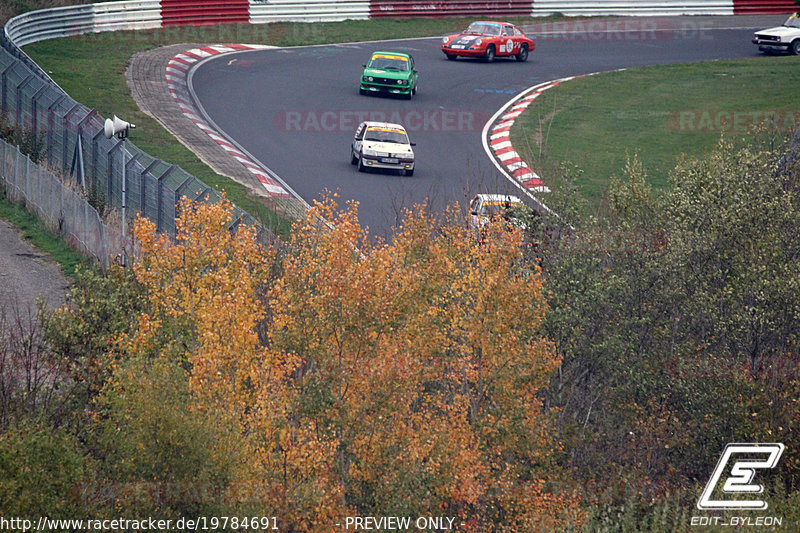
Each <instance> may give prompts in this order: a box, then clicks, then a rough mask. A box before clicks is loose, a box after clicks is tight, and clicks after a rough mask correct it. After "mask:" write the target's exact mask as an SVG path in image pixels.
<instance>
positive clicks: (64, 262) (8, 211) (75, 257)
mask: <svg viewBox="0 0 800 533" xmlns="http://www.w3.org/2000/svg"><path fill="white" fill-rule="evenodd" d="M0 218H2V219H3V220H6V221H7V222H8V223H9V224H12V225H14V226H15V227H16V228H17V229H19V230H20V231H21V232H22V236H23V238H24V239H25V240H26V241H28V242H29V243H30V244H31V245H32V246H34V247H35V248H36V249H37V250H39V251H41V252H45V253H47V254H48V255H49V256H50V258H51V259H52V260H53V261H55V262H56V263H58V264H59V266H60V267H61V272H63V273H64V274H65V275H66V276H70V277H71V278H74V277H75V269H76V268H77V267H78V265H81V264H85V263H86V259H85V258H84V256H83V255H81V254H80V253H78V252H76V251H75V250H73V249H71V248H70V247H68V246H67V242H66V241H65V240H64V239H63V238H62V237H61V236H60V235H57V234H55V233H53V232H52V231H50V230H49V229H47V227H45V225H44V223H43V222H42V221H41V220H39V219H38V218H36V216H35V215H34V214H33V213H31V212H30V211H28V210H27V209H25V207H24V206H22V205H20V204H15V203H13V202H12V201H11V200H9V199H8V196H6V193H5V191H2V190H0Z"/></svg>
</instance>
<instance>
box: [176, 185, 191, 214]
mask: <svg viewBox="0 0 800 533" xmlns="http://www.w3.org/2000/svg"><path fill="white" fill-rule="evenodd" d="M192 180H194V176H189V177H188V178H186V179H185V180H183V183H181V184H180V185H178V188H177V189H175V200H174V202H175V218H178V206H179V205H180V201H181V196H183V193H182V192H181V191H182V190H183V188H184V187H186V186H187V185H189V184H190V183H191V182H192Z"/></svg>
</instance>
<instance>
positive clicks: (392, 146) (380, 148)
mask: <svg viewBox="0 0 800 533" xmlns="http://www.w3.org/2000/svg"><path fill="white" fill-rule="evenodd" d="M363 146H364V148H365V149H366V150H375V151H376V152H380V153H382V154H392V155H394V156H397V157H414V151H413V150H412V149H411V147H410V146H409V145H407V144H397V143H382V142H375V141H364V145H363Z"/></svg>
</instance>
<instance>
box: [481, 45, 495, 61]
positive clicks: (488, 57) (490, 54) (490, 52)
mask: <svg viewBox="0 0 800 533" xmlns="http://www.w3.org/2000/svg"><path fill="white" fill-rule="evenodd" d="M494 54H495V52H494V45H493V44H490V45H489V46H487V47H486V54H485V55H484V56H483V60H484V61H486V62H487V63H491V62H492V61H494Z"/></svg>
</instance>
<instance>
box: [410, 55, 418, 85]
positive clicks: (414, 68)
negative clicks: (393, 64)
mask: <svg viewBox="0 0 800 533" xmlns="http://www.w3.org/2000/svg"><path fill="white" fill-rule="evenodd" d="M408 68H409V69H410V70H411V79H410V80H409V86H410V87H411V88H412V89H413V88H414V87H416V86H417V78H418V77H419V74H418V73H417V64H416V62H415V61H414V58H413V57H412V56H411V55H409V56H408Z"/></svg>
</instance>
